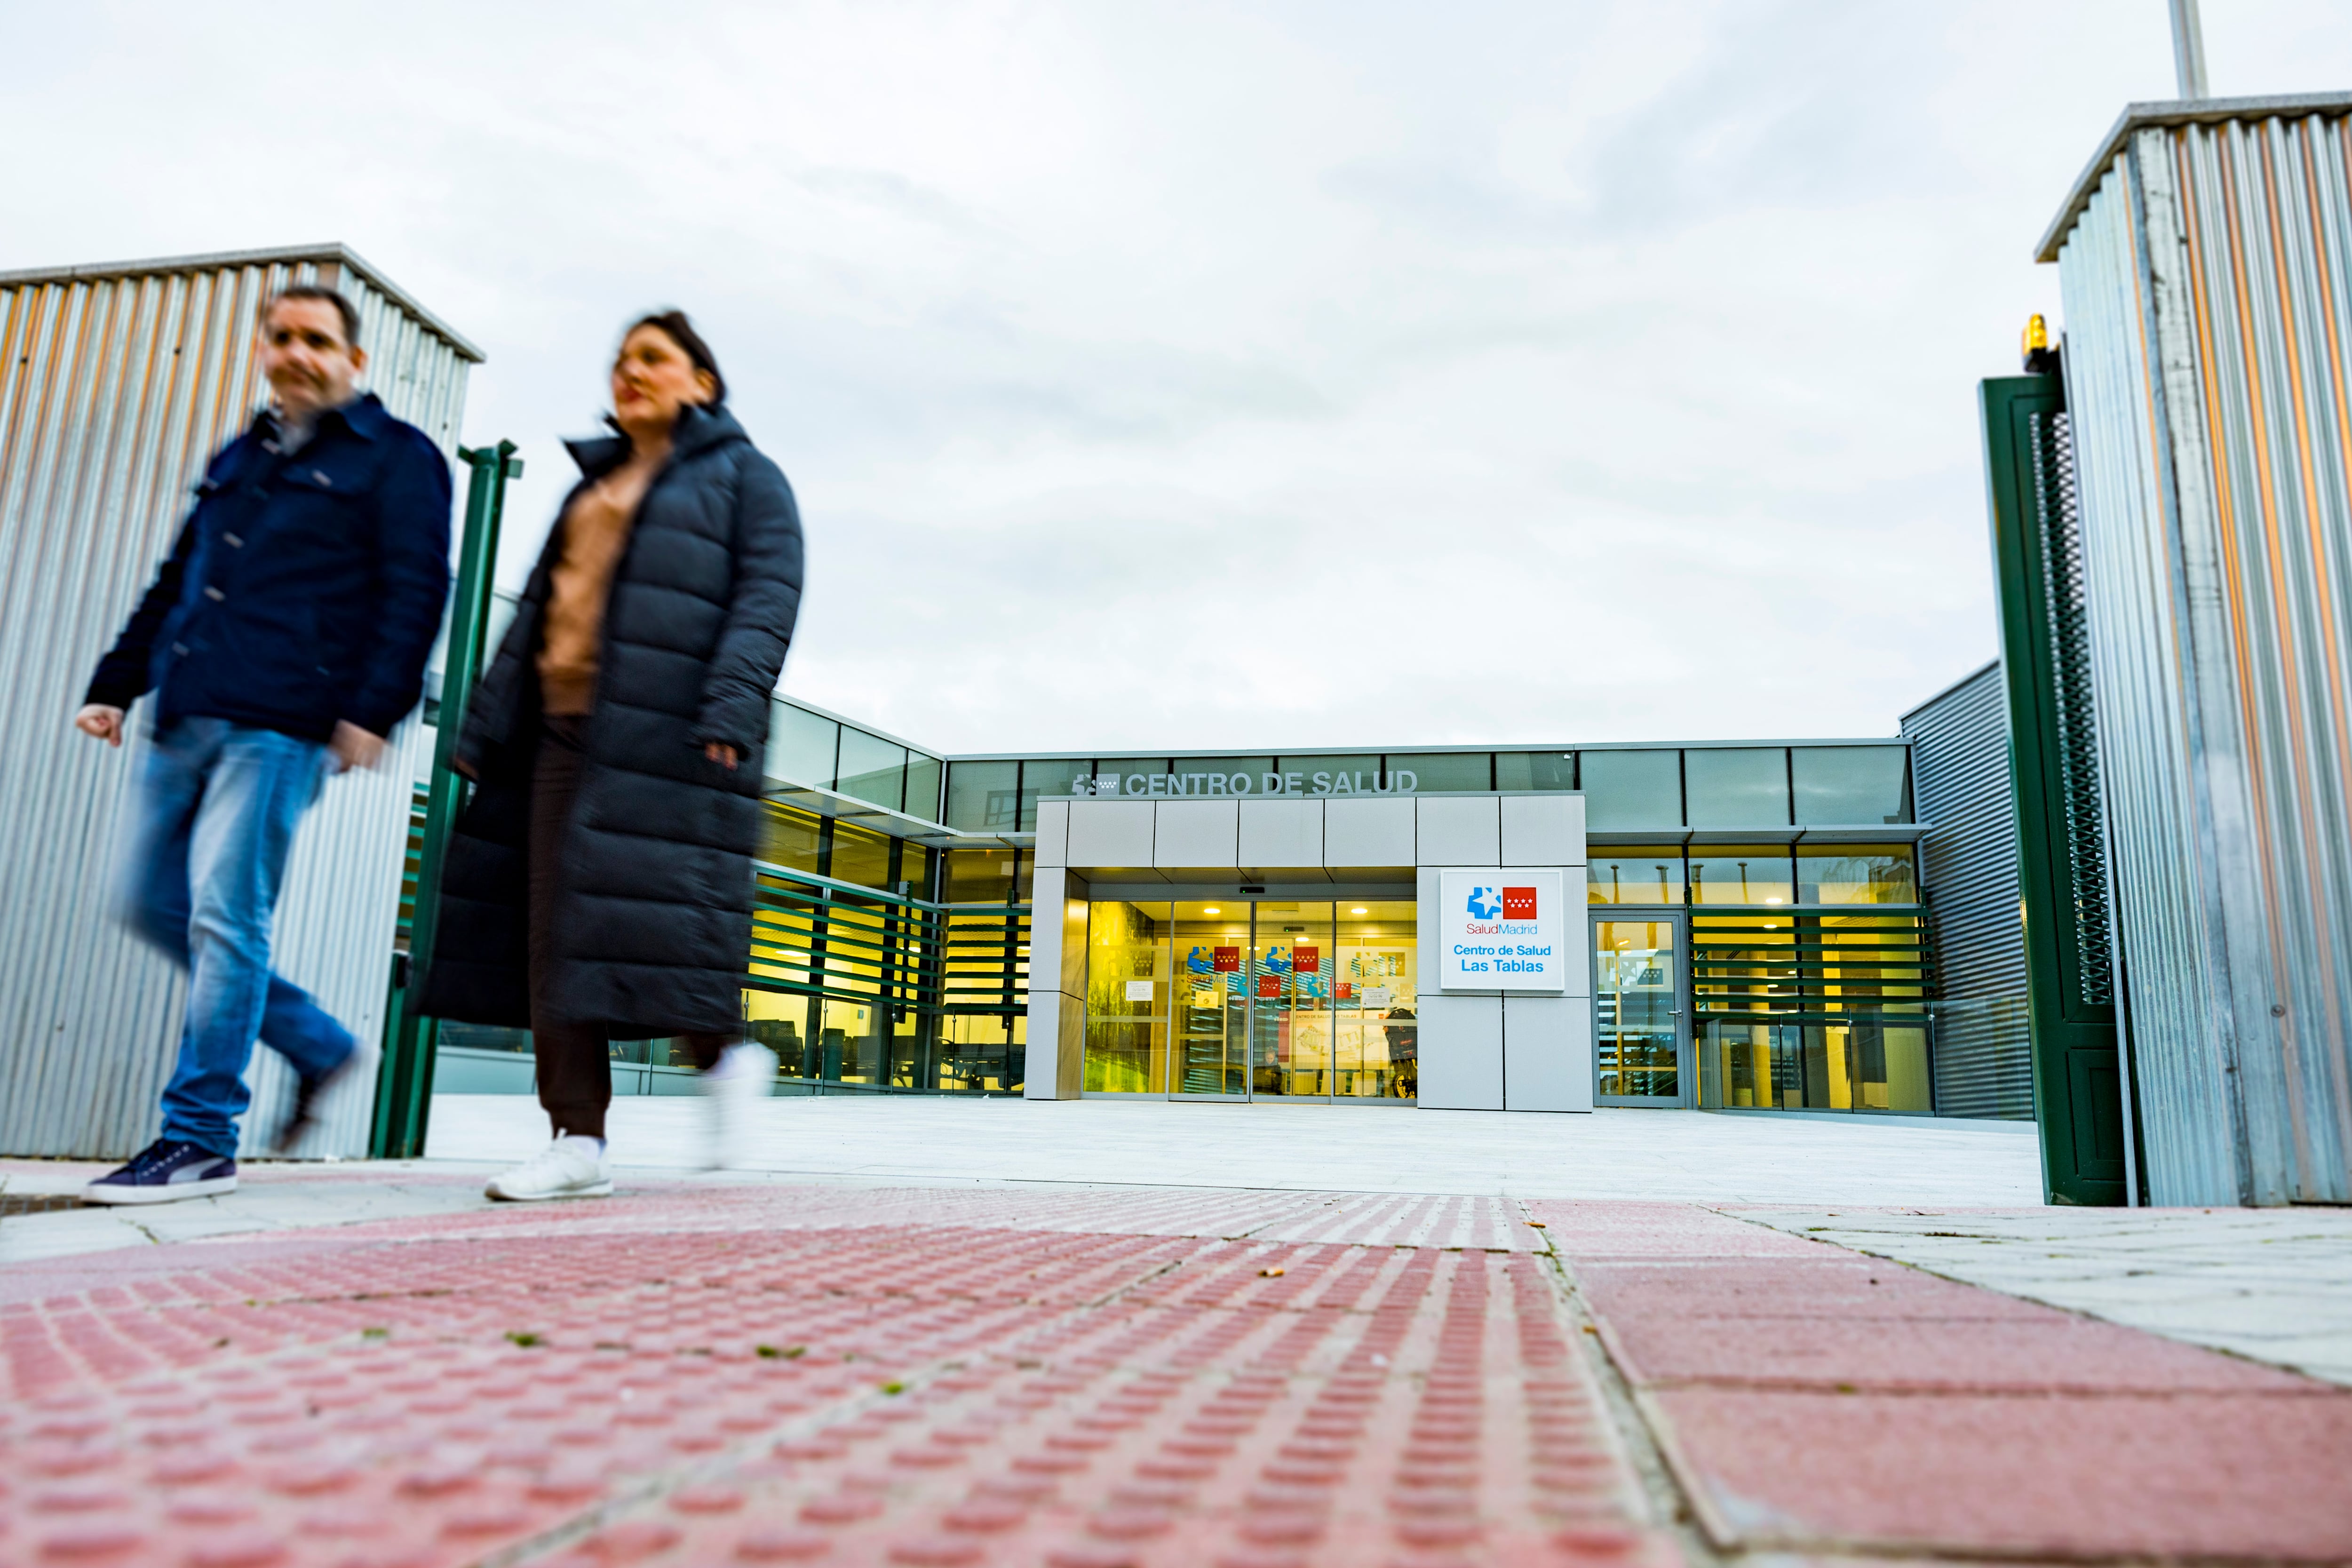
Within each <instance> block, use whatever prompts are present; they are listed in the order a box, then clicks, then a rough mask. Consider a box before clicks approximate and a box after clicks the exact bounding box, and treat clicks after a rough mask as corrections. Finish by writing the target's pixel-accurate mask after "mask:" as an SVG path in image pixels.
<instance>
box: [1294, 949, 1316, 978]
mask: <svg viewBox="0 0 2352 1568" xmlns="http://www.w3.org/2000/svg"><path fill="white" fill-rule="evenodd" d="M1290 963H1291V967H1292V968H1294V969H1296V970H1297V971H1298V972H1299V973H1301V974H1319V973H1322V971H1323V950H1322V949H1321V948H1319V947H1299V946H1297V945H1295V944H1294V945H1293V946H1292V948H1291V950H1290Z"/></svg>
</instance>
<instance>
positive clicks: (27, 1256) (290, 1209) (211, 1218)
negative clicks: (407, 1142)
mask: <svg viewBox="0 0 2352 1568" xmlns="http://www.w3.org/2000/svg"><path fill="white" fill-rule="evenodd" d="M107 1168H108V1167H106V1166H104V1165H100V1164H79V1163H77V1164H67V1163H52V1162H47V1161H43V1162H37V1163H36V1162H7V1161H0V1193H5V1194H71V1193H78V1192H79V1191H80V1190H81V1188H82V1186H83V1184H86V1183H87V1182H88V1181H89V1179H90V1177H92V1176H94V1175H97V1174H99V1173H100V1172H102V1171H104V1170H106V1169H107ZM481 1202H482V1187H481V1178H480V1176H479V1175H478V1174H477V1173H473V1172H471V1171H470V1170H468V1169H467V1167H464V1166H459V1165H449V1166H443V1167H435V1168H427V1167H425V1165H424V1164H423V1163H421V1162H416V1161H383V1162H376V1163H366V1164H356V1163H354V1164H337V1165H327V1164H286V1165H247V1166H245V1167H244V1168H243V1169H242V1170H241V1171H240V1173H239V1180H238V1184H237V1190H236V1192H234V1193H227V1194H223V1195H221V1196H219V1197H215V1198H192V1199H189V1200H187V1201H185V1202H183V1203H173V1204H147V1205H137V1206H131V1207H120V1208H106V1207H98V1206H89V1207H83V1208H73V1209H58V1210H51V1211H47V1212H43V1213H37V1214H20V1215H7V1216H6V1217H5V1218H0V1268H5V1267H6V1266H8V1265H10V1264H16V1263H29V1262H33V1261H36V1260H37V1259H41V1258H71V1257H75V1256H77V1255H79V1254H83V1253H90V1252H106V1251H110V1250H112V1249H114V1248H117V1247H153V1246H158V1245H163V1244H166V1243H171V1242H181V1241H201V1240H205V1239H208V1238H212V1237H230V1236H249V1235H254V1234H257V1233H262V1232H268V1231H294V1230H307V1229H311V1228H314V1227H317V1226H333V1225H352V1224H357V1223H360V1222H362V1221H365V1220H375V1219H405V1218H414V1217H417V1216H421V1215H437V1214H450V1213H455V1212H457V1211H459V1210H462V1209H467V1208H473V1207H478V1206H479V1205H480V1204H481Z"/></svg>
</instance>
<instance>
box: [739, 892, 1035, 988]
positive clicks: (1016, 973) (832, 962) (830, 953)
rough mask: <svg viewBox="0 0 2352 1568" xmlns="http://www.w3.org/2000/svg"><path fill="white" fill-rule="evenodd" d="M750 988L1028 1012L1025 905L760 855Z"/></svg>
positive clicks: (748, 982)
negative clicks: (907, 891) (853, 876)
mask: <svg viewBox="0 0 2352 1568" xmlns="http://www.w3.org/2000/svg"><path fill="white" fill-rule="evenodd" d="M752 880H753V886H754V902H753V908H752V912H751V967H750V978H749V979H748V980H747V981H746V984H748V985H749V986H750V987H751V988H752V989H754V990H764V991H777V992H784V993H796V994H803V995H810V996H824V997H829V998H832V999H835V1000H837V1001H855V1002H874V1001H877V1000H878V1001H880V1002H883V1003H885V1004H887V1005H891V1006H894V1007H903V1008H908V1009H910V1010H913V1011H916V1012H919V1013H937V1014H941V1015H950V1016H952V1015H970V1014H1000V1015H1010V1014H1015V1013H1025V1012H1027V1011H1028V1008H1029V973H1028V971H1029V906H1028V905H1026V904H934V903H930V902H928V901H926V900H921V899H911V898H905V897H901V896H899V895H897V894H892V893H885V892H881V891H879V890H877V889H873V888H865V887H860V886H858V885H857V884H856V883H854V882H843V881H837V880H835V879H833V878H831V877H820V876H818V875H816V874H815V873H814V872H812V871H798V870H793V869H790V868H785V867H782V866H776V865H772V864H769V863H767V862H765V861H761V862H756V863H755V864H754V867H753V879H752Z"/></svg>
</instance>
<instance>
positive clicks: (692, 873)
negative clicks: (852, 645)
mask: <svg viewBox="0 0 2352 1568" xmlns="http://www.w3.org/2000/svg"><path fill="white" fill-rule="evenodd" d="M726 401H727V384H726V382H725V381H724V380H723V379H722V378H721V377H720V375H719V363H718V361H717V360H716V359H715V358H714V357H713V356H712V354H711V352H710V349H709V345H708V344H706V343H705V342H703V341H702V338H701V337H700V335H699V334H698V333H697V332H696V331H695V330H694V327H693V324H692V323H691V322H689V321H688V320H687V318H686V317H685V316H684V315H683V314H681V313H680V312H677V311H675V310H673V311H668V312H665V313H663V314H659V315H652V316H647V317H646V318H644V319H643V320H642V321H637V322H636V323H635V325H633V326H632V327H630V329H629V330H628V332H627V333H626V334H625V336H624V338H623V339H622V342H621V349H620V353H619V354H618V355H617V356H615V358H614V364H613V416H612V420H611V423H612V425H613V426H614V430H615V432H616V434H615V435H614V436H612V437H606V438H604V439H600V440H593V441H583V442H576V443H570V444H569V445H570V449H571V452H572V458H573V459H574V460H575V461H576V462H578V464H579V465H580V470H581V474H582V478H581V480H580V482H579V483H578V484H577V485H576V486H574V487H573V489H572V493H571V495H570V496H569V497H567V498H566V499H565V500H564V503H563V507H562V511H561V512H560V513H559V514H558V516H557V520H556V524H555V527H554V529H553V531H551V533H550V534H549V535H548V541H547V545H546V548H545V549H544V550H542V551H541V554H540V560H539V565H538V567H537V568H536V569H535V570H534V571H533V572H532V573H531V575H530V584H529V585H528V586H527V587H526V588H525V589H524V590H523V595H522V602H521V605H520V607H519V609H518V610H517V611H516V614H515V618H514V623H513V625H512V626H509V628H508V631H507V635H506V638H505V640H504V641H503V642H502V643H501V644H500V645H499V652H498V657H497V658H496V660H495V661H494V662H493V663H492V664H491V666H490V668H489V670H488V673H487V674H485V675H484V676H483V678H482V680H481V683H480V684H479V685H478V687H477V688H476V689H475V691H474V696H473V700H472V701H471V703H470V704H469V705H468V707H467V712H466V716H465V722H464V726H463V728H462V729H461V730H460V731H459V733H458V737H457V752H456V761H457V768H458V771H459V772H461V773H465V774H466V775H467V777H469V778H471V779H473V780H474V781H475V782H476V784H477V785H478V788H477V789H476V790H475V792H474V795H473V799H472V801H471V802H470V803H469V804H468V805H467V808H466V810H465V813H464V815H463V816H461V817H460V819H459V821H458V824H457V829H456V832H455V834H454V835H453V836H452V838H451V841H450V845H449V850H448V856H447V858H446V861H445V862H444V867H443V873H442V891H441V903H440V920H439V926H438V931H437V935H436V940H435V942H434V952H433V954H432V958H431V969H430V972H429V973H427V974H426V975H425V977H424V979H423V981H422V983H421V986H420V991H421V996H420V1000H419V1002H418V1004H417V1006H418V1010H419V1011H421V1012H423V1013H425V1014H428V1015H432V1016H438V1017H444V1018H457V1019H463V1020H466V1021H467V1022H472V1023H482V1024H500V1025H507V1026H518V1027H520V1026H528V1027H529V1028H530V1031H531V1044H532V1050H533V1052H534V1054H535V1056H536V1058H537V1063H538V1068H539V1101H540V1104H541V1106H542V1107H543V1108H545V1110H546V1111H547V1116H548V1121H550V1123H551V1125H552V1127H553V1129H554V1134H555V1136H554V1139H553V1142H551V1143H550V1144H549V1146H548V1147H547V1148H546V1149H545V1150H543V1151H541V1152H540V1153H539V1154H537V1155H535V1156H533V1157H532V1158H531V1159H530V1160H528V1161H526V1162H525V1163H522V1164H521V1165H520V1166H518V1167H516V1168H515V1169H513V1170H511V1171H508V1172H506V1173H503V1174H501V1175H499V1176H498V1177H497V1178H496V1179H494V1180H493V1181H492V1182H491V1183H490V1184H489V1187H488V1193H489V1195H490V1196H491V1197H493V1198H502V1199H508V1200H511V1201H532V1200H538V1199H544V1198H570V1197H601V1196H603V1195H604V1194H608V1193H610V1192H611V1191H612V1190H613V1179H612V1170H611V1165H610V1163H609V1161H608V1159H607V1151H606V1147H605V1142H604V1112H605V1109H606V1107H607V1106H608V1105H609V1104H610V1102H611V1100H612V1096H613V1079H612V1066H611V1057H610V1047H609V1042H611V1041H613V1040H630V1039H655V1038H663V1037H673V1038H678V1039H681V1040H682V1041H683V1043H684V1044H685V1046H686V1047H687V1048H688V1053H689V1055H690V1056H691V1058H692V1059H693V1061H694V1064H695V1066H696V1067H698V1068H701V1069H702V1071H703V1073H704V1075H705V1081H704V1086H703V1087H704V1089H705V1090H706V1092H708V1093H709V1096H710V1101H711V1105H712V1107H713V1111H714V1115H715V1116H716V1118H717V1119H718V1121H719V1126H718V1127H717V1128H716V1129H715V1130H714V1131H715V1132H716V1136H715V1138H714V1140H713V1142H714V1148H713V1151H712V1152H713V1155H714V1159H715V1161H716V1162H717V1163H729V1162H730V1159H731V1156H732V1153H733V1150H732V1147H731V1145H732V1144H733V1142H734V1141H735V1139H736V1137H737V1136H738V1135H739V1134H740V1121H741V1120H742V1114H743V1111H742V1107H741V1105H740V1101H741V1100H745V1099H749V1098H752V1097H756V1096H760V1095H764V1094H765V1093H766V1092H767V1090H768V1088H769V1084H770V1081H771V1080H772V1079H773V1077H774V1074H775V1057H774V1056H773V1054H772V1053H771V1052H769V1051H768V1050H766V1049H765V1048H764V1047H760V1046H756V1045H750V1044H745V1043H742V1028H741V1022H740V1020H741V1017H742V989H743V977H744V968H745V964H746V963H747V961H748V958H749V954H750V950H751V855H752V852H753V850H754V848H755V847H756V846H757V844H758V840H759V825H760V811H761V805H760V788H761V771H762V770H761V763H762V760H763V757H764V752H765V745H766V742H767V735H768V711H769V706H768V705H769V694H770V693H771V692H772V690H773V689H774V688H775V684H776V677H777V674H778V672H779V671H780V670H781V669H782V668H783V662H784V650H785V648H786V647H787V646H788V645H789V644H790V643H791V641H792V634H793V617H794V616H795V615H796V614H797V612H798V610H799V607H800V596H801V526H800V517H799V512H798V510H797V509H796V508H795V507H794V505H793V492H792V487H791V486H790V485H789V484H787V483H786V482H785V480H784V476H783V474H782V472H781V471H780V470H779V469H778V468H776V465H775V464H773V463H772V462H770V461H769V460H768V459H767V458H765V457H762V456H761V454H760V452H759V451H758V450H757V449H756V448H755V447H753V446H752V445H751V438H750V437H747V436H745V435H744V433H743V427H742V426H740V425H739V424H737V423H736V421H735V417H734V416H733V415H731V414H730V413H728V412H727V409H726Z"/></svg>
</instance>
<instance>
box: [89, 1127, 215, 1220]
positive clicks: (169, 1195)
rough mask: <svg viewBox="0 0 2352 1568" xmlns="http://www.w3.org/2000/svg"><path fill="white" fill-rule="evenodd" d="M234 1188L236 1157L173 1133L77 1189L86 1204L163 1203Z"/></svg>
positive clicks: (207, 1196) (203, 1196)
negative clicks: (175, 1136)
mask: <svg viewBox="0 0 2352 1568" xmlns="http://www.w3.org/2000/svg"><path fill="white" fill-rule="evenodd" d="M235 1191H236V1161H235V1160H232V1159H230V1158H228V1156H226V1155H225V1154H215V1153H214V1152H212V1151H211V1150H209V1149H199V1148H198V1147H196V1146H195V1145H194V1143H185V1142H181V1141H180V1140H179V1139H176V1138H158V1139H156V1140H155V1142H152V1143H150V1144H148V1145H147V1147H146V1148H145V1149H143V1150H142V1151H141V1152H139V1153H137V1154H134V1155H132V1156H131V1163H129V1164H127V1165H125V1166H123V1167H122V1168H121V1170H119V1171H109V1172H108V1173H106V1174H105V1175H103V1176H100V1177H99V1178H98V1180H96V1181H94V1182H92V1183H90V1184H89V1185H88V1186H86V1187H84V1188H83V1189H82V1190H81V1201H82V1202H84V1203H86V1204H169V1203H177V1202H178V1201H179V1200H180V1199H182V1198H209V1197H214V1196H217V1195H218V1194H222V1193H233V1192H235Z"/></svg>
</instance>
